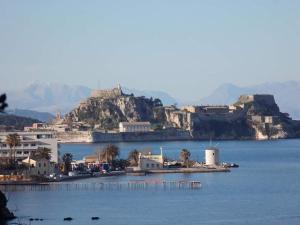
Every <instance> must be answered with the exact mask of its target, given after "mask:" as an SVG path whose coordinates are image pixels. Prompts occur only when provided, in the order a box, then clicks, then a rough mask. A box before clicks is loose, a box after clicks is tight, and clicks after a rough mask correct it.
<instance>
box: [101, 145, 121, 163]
mask: <svg viewBox="0 0 300 225" xmlns="http://www.w3.org/2000/svg"><path fill="white" fill-rule="evenodd" d="M119 155H120V152H119V148H118V147H117V146H115V145H112V144H109V145H107V146H106V147H105V148H104V150H103V152H102V154H101V158H102V159H105V161H106V162H112V161H113V160H114V159H115V158H116V157H117V156H119Z"/></svg>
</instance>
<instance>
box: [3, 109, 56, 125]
mask: <svg viewBox="0 0 300 225" xmlns="http://www.w3.org/2000/svg"><path fill="white" fill-rule="evenodd" d="M7 113H8V114H12V115H16V116H21V117H27V118H32V119H36V120H39V121H42V122H49V121H51V120H52V119H54V118H55V116H54V115H53V114H51V113H48V112H37V111H33V110H28V109H13V110H8V111H7Z"/></svg>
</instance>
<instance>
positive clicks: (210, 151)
mask: <svg viewBox="0 0 300 225" xmlns="http://www.w3.org/2000/svg"><path fill="white" fill-rule="evenodd" d="M219 163H220V162H219V149H218V148H216V147H209V148H206V149H205V164H206V165H208V166H216V165H219Z"/></svg>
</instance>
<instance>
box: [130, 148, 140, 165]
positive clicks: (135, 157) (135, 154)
mask: <svg viewBox="0 0 300 225" xmlns="http://www.w3.org/2000/svg"><path fill="white" fill-rule="evenodd" d="M139 154H140V153H139V151H138V150H136V149H134V150H133V151H131V152H129V154H128V160H129V161H130V163H131V165H132V166H137V165H138V163H139Z"/></svg>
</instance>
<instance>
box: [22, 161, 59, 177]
mask: <svg viewBox="0 0 300 225" xmlns="http://www.w3.org/2000/svg"><path fill="white" fill-rule="evenodd" d="M22 163H23V164H24V165H27V166H29V170H28V173H29V175H31V176H49V175H50V174H51V173H54V170H55V165H54V163H51V162H50V160H47V159H35V160H34V159H30V158H29V157H28V158H26V159H24V160H22Z"/></svg>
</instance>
